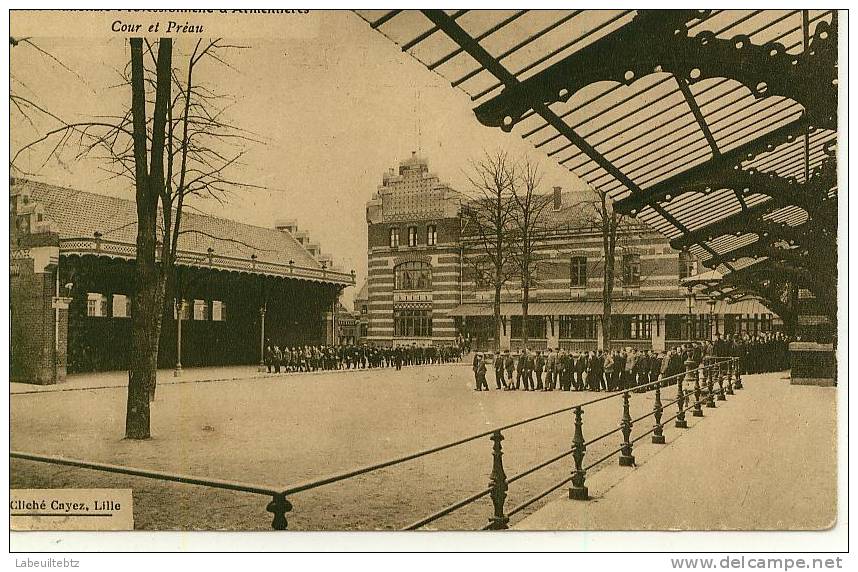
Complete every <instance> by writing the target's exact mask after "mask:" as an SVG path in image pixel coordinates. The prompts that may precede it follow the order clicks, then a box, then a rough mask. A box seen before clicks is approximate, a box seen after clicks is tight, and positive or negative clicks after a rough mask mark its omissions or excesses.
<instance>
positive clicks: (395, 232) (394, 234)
mask: <svg viewBox="0 0 858 572" xmlns="http://www.w3.org/2000/svg"><path fill="white" fill-rule="evenodd" d="M398 246H399V229H398V228H391V229H390V248H397V247H398Z"/></svg>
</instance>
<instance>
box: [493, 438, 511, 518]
mask: <svg viewBox="0 0 858 572" xmlns="http://www.w3.org/2000/svg"><path fill="white" fill-rule="evenodd" d="M490 439H491V440H492V442H493V443H494V445H493V446H492V459H493V463H492V475H491V477H490V478H489V487H491V489H492V504H493V505H494V508H495V513H494V515H493V516H492V517H491V518H490V519H489V530H506V529H507V528H509V526H507V524H508V523H509V517H508V516H506V515H505V514H504V513H503V503H504V501H506V491H507V489H508V488H509V487H508V485H507V482H506V472H504V470H503V448H502V447H501V441H503V435H502V434H501V432H500V431H495V432H494V433H492V436H491V437H490Z"/></svg>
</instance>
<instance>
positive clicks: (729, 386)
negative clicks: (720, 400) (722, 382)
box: [727, 358, 736, 395]
mask: <svg viewBox="0 0 858 572" xmlns="http://www.w3.org/2000/svg"><path fill="white" fill-rule="evenodd" d="M735 365H736V364H735V358H730V361H728V362H727V395H736V394H735V393H733V370H734V367H735Z"/></svg>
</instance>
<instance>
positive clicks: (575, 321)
mask: <svg viewBox="0 0 858 572" xmlns="http://www.w3.org/2000/svg"><path fill="white" fill-rule="evenodd" d="M596 319H597V318H596V316H559V318H558V321H559V327H560V332H559V333H560V339H562V340H595V339H596Z"/></svg>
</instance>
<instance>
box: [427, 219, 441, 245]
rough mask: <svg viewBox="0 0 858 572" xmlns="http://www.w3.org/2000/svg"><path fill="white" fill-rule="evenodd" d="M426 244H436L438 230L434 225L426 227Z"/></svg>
mask: <svg viewBox="0 0 858 572" xmlns="http://www.w3.org/2000/svg"><path fill="white" fill-rule="evenodd" d="M426 244H428V245H429V246H435V245H436V244H438V228H437V227H436V226H435V225H434V224H430V225H429V226H427V227H426Z"/></svg>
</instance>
